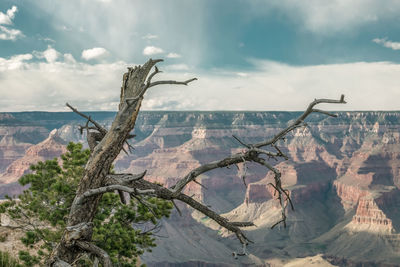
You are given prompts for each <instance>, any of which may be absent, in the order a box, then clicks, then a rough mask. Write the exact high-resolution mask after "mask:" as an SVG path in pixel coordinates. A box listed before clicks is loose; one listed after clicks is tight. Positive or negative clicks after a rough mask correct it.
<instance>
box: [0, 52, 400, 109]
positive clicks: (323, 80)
mask: <svg viewBox="0 0 400 267" xmlns="http://www.w3.org/2000/svg"><path fill="white" fill-rule="evenodd" d="M51 49H53V48H51V47H49V48H48V49H47V50H45V51H42V52H35V53H34V55H35V56H38V55H39V56H40V55H41V56H42V57H43V58H44V57H45V56H44V55H45V54H46V51H49V50H51ZM56 54H57V55H58V56H57V58H56V60H55V59H54V58H55V57H53V58H52V59H46V61H42V62H35V61H31V59H32V58H33V56H32V54H22V55H15V56H13V57H11V58H0V75H1V80H0V95H1V96H2V97H1V99H0V111H22V110H53V111H60V110H65V107H64V103H65V102H70V103H71V104H73V105H75V106H77V107H79V108H81V109H83V110H116V109H117V102H118V100H119V89H118V88H120V86H121V78H122V74H123V73H124V72H125V71H126V67H127V66H128V64H127V63H125V62H114V63H107V64H87V63H81V62H76V61H75V60H74V59H73V57H72V55H70V54H64V55H63V57H61V56H59V55H61V54H60V53H59V52H57V51H56ZM251 62H252V63H253V64H254V65H255V66H257V67H258V70H257V71H246V76H245V75H242V74H243V73H242V72H241V71H240V70H238V71H230V72H228V71H226V70H212V71H210V72H206V73H196V74H194V73H187V72H188V70H187V69H186V67H183V66H181V67H179V68H175V69H174V68H171V66H163V64H160V65H159V68H160V70H163V71H164V72H163V73H160V74H159V75H157V80H178V81H184V80H187V79H190V78H193V77H197V78H198V79H199V80H198V81H194V82H192V83H190V84H189V85H188V86H179V85H162V86H156V87H153V88H151V90H149V91H148V92H147V93H146V96H145V101H144V103H143V109H147V110H152V109H153V110H154V109H170V110H171V109H175V110H304V108H306V106H307V105H308V104H309V103H310V101H312V100H313V99H314V98H335V99H336V98H339V97H340V95H341V94H345V95H346V100H347V101H348V104H347V105H327V106H326V107H321V108H324V109H325V108H327V109H328V110H329V109H330V110H332V109H333V110H398V101H397V100H398V99H400V91H399V90H398V85H399V84H400V76H399V75H398V73H400V64H395V63H390V62H372V63H366V62H357V63H348V64H331V65H316V66H290V65H286V64H281V63H278V62H273V61H255V60H254V61H251ZM130 66H132V65H131V64H130ZM176 69H179V70H182V69H184V70H185V71H186V73H182V72H180V71H176V72H175V70H176ZM191 71H193V70H191ZM15 81H18V82H15ZM21 95H22V96H24V97H23V98H21ZM49 103H51V104H49Z"/></svg>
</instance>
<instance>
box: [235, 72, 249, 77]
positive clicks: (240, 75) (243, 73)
mask: <svg viewBox="0 0 400 267" xmlns="http://www.w3.org/2000/svg"><path fill="white" fill-rule="evenodd" d="M236 75H237V76H239V77H247V76H249V75H248V74H247V73H245V72H236Z"/></svg>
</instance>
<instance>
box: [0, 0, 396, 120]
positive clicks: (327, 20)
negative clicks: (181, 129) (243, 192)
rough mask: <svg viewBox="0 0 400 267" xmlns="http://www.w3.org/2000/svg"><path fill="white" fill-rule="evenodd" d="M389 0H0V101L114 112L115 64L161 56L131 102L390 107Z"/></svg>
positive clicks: (392, 39)
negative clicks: (342, 101) (323, 101)
mask: <svg viewBox="0 0 400 267" xmlns="http://www.w3.org/2000/svg"><path fill="white" fill-rule="evenodd" d="M398 14H400V1H397V0H330V1H324V0H303V1H296V0H280V1H273V0H168V1H165V0H135V1H133V0H68V1H65V0H1V1H0V112H11V111H67V110H68V109H67V108H66V107H65V103H66V102H69V103H70V104H72V105H73V106H75V107H77V108H78V109H80V110H107V111H116V110H117V107H118V101H119V95H120V87H121V82H122V75H123V73H124V72H125V71H126V68H127V67H129V66H135V65H142V64H143V63H145V62H146V61H147V60H148V59H149V58H153V59H157V58H161V59H164V62H162V63H159V64H158V67H159V69H160V70H162V71H163V73H162V74H160V75H157V76H156V77H155V78H154V80H156V79H159V80H163V79H174V80H187V79H189V78H193V77H197V78H198V80H197V81H195V82H193V83H191V84H189V86H179V85H174V86H172V85H162V86H157V87H152V88H151V89H150V90H149V91H148V92H147V93H146V95H145V99H144V102H143V105H142V109H143V110H267V111H268V110H290V111H292V110H297V111H298V110H304V109H305V107H306V106H307V105H308V104H309V103H310V102H311V101H312V100H313V99H315V98H333V99H339V98H340V95H341V94H345V96H346V97H345V98H346V100H347V102H348V104H346V105H325V106H322V108H324V109H327V110H400V16H399V15H398Z"/></svg>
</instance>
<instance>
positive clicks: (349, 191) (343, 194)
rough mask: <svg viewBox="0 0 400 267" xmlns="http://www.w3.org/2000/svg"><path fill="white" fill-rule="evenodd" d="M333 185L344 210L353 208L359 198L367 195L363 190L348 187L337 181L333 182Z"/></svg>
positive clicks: (356, 187)
mask: <svg viewBox="0 0 400 267" xmlns="http://www.w3.org/2000/svg"><path fill="white" fill-rule="evenodd" d="M333 185H334V187H335V189H336V193H337V195H338V196H339V198H340V200H341V202H342V205H343V208H344V209H345V210H349V209H350V208H354V207H355V206H356V205H357V203H358V200H359V199H360V198H361V197H365V196H367V195H369V192H368V191H367V190H363V189H361V188H359V187H358V186H352V185H348V184H345V183H342V182H340V181H337V180H336V181H334V182H333Z"/></svg>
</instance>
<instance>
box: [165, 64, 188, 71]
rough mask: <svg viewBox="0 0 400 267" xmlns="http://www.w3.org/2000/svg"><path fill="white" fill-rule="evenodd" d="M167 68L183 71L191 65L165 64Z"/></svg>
mask: <svg viewBox="0 0 400 267" xmlns="http://www.w3.org/2000/svg"><path fill="white" fill-rule="evenodd" d="M165 69H167V70H171V71H182V70H189V66H188V65H186V64H172V65H168V66H165Z"/></svg>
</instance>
